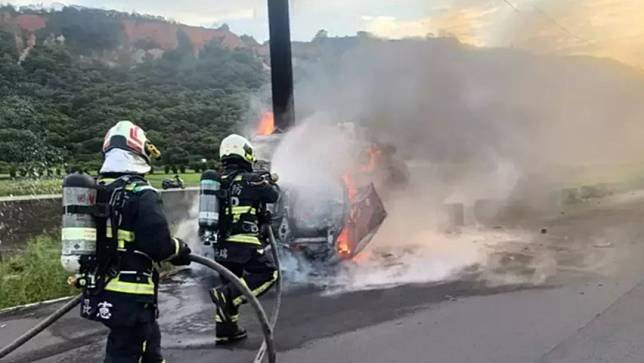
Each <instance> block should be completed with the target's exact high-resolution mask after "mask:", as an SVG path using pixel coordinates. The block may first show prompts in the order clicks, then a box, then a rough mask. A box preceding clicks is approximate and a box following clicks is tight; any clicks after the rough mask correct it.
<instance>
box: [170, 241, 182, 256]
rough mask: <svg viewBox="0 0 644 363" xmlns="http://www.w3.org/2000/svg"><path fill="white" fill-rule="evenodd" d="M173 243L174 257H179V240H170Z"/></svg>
mask: <svg viewBox="0 0 644 363" xmlns="http://www.w3.org/2000/svg"><path fill="white" fill-rule="evenodd" d="M172 240H173V241H174V256H178V255H179V249H180V248H181V245H180V244H179V240H178V239H176V238H173V239H172Z"/></svg>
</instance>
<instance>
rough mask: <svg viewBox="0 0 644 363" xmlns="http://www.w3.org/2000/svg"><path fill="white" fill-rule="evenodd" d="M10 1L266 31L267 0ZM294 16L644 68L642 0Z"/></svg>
mask: <svg viewBox="0 0 644 363" xmlns="http://www.w3.org/2000/svg"><path fill="white" fill-rule="evenodd" d="M0 2H2V0H0ZM4 2H6V1H4ZM9 2H10V3H12V4H14V5H28V4H34V3H36V4H42V5H44V6H50V5H52V4H61V3H63V4H67V5H70V4H75V5H82V6H87V7H95V8H104V9H116V10H121V11H127V12H138V13H143V14H152V15H160V16H164V17H166V18H169V19H173V20H176V21H179V22H182V23H186V24H190V25H198V26H206V27H213V26H219V25H221V24H223V23H226V24H228V25H229V26H230V28H231V30H232V31H234V32H235V33H238V34H249V35H252V36H254V37H255V38H256V39H258V40H259V41H264V40H266V39H267V38H268V24H267V15H266V13H267V11H266V0H182V1H175V0H136V1H132V0H73V1H72V0H69V1H68V0H64V1H50V0H41V1H34V0H13V1H9ZM291 17H292V34H293V39H294V40H310V39H311V38H312V37H313V36H314V35H315V34H316V33H317V31H318V30H320V29H325V30H327V31H328V32H329V34H330V35H331V36H342V35H353V34H355V33H356V32H357V31H369V32H372V33H374V34H376V35H378V36H381V37H387V38H402V37H409V36H426V35H434V36H454V37H457V38H458V39H459V40H460V41H461V42H463V43H468V44H472V45H476V46H486V47H516V48H524V49H528V50H531V51H534V52H537V53H545V54H553V53H554V54H563V55H578V54H582V55H592V56H598V57H606V58H612V59H616V60H618V61H621V62H623V63H627V64H630V65H632V66H635V67H638V68H641V69H644V21H643V20H644V0H352V1H347V0H291Z"/></svg>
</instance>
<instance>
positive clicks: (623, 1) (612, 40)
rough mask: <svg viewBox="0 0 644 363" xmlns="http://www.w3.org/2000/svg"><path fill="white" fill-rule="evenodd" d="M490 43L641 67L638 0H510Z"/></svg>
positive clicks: (643, 48) (642, 10) (643, 29)
mask: <svg viewBox="0 0 644 363" xmlns="http://www.w3.org/2000/svg"><path fill="white" fill-rule="evenodd" d="M515 3H516V6H517V9H518V11H513V10H511V9H509V8H508V9H506V11H505V16H504V17H503V18H501V19H499V25H500V26H499V27H498V28H497V32H496V34H495V36H494V38H493V41H492V44H490V45H500V46H507V45H513V46H518V47H523V48H527V49H530V50H533V51H537V52H544V53H555V54H582V55H592V56H598V57H607V58H613V59H617V60H619V61H621V62H624V63H627V64H631V65H633V66H637V67H640V68H644V26H642V19H644V6H643V5H642V1H641V0H584V1H560V0H540V1H528V0H524V1H523V2H519V1H515Z"/></svg>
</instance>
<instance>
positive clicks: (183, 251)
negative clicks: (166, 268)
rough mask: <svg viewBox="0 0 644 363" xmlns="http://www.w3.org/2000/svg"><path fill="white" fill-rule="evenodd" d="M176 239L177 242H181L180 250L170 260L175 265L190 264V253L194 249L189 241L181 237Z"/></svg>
mask: <svg viewBox="0 0 644 363" xmlns="http://www.w3.org/2000/svg"><path fill="white" fill-rule="evenodd" d="M176 240H177V243H179V251H178V252H177V255H176V256H174V257H173V258H172V259H171V260H170V263H171V264H173V265H175V266H187V265H189V264H190V253H191V252H192V251H191V250H190V247H189V246H188V244H187V243H185V242H184V241H182V240H180V239H179V238H177V239H176Z"/></svg>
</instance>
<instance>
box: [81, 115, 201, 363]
mask: <svg viewBox="0 0 644 363" xmlns="http://www.w3.org/2000/svg"><path fill="white" fill-rule="evenodd" d="M103 156H104V162H103V165H102V167H101V170H100V175H99V178H98V196H97V199H98V202H99V203H105V205H107V206H108V207H107V208H105V218H104V222H103V224H102V225H103V227H102V228H101V227H100V226H101V222H100V218H99V219H98V222H97V233H98V243H97V246H98V247H97V252H96V261H97V262H96V266H97V267H96V271H97V272H96V275H95V278H93V279H89V281H85V282H84V284H83V285H84V286H82V287H83V295H84V296H83V301H82V303H81V316H83V317H84V318H87V319H90V320H94V321H99V322H102V323H103V324H105V325H106V326H107V327H108V328H109V329H110V332H109V336H108V338H107V346H106V357H105V362H106V363H136V362H144V363H145V362H147V363H151V362H154V363H158V362H163V358H162V356H161V335H160V331H159V325H158V323H157V317H158V309H157V294H158V286H159V273H158V270H157V264H158V263H159V262H161V261H164V260H169V261H170V262H171V263H172V264H174V265H188V264H190V261H189V259H188V255H189V254H190V248H189V247H188V246H187V244H186V243H184V242H183V241H181V240H180V239H178V238H173V237H172V236H171V234H170V228H169V226H168V221H167V219H166V216H165V214H164V212H163V209H162V205H161V198H160V197H159V194H158V193H157V191H156V190H155V189H154V188H153V187H152V186H150V185H149V183H148V182H147V181H146V180H145V178H144V175H145V174H146V173H148V172H149V171H150V169H151V166H150V163H151V159H154V158H158V157H159V156H160V153H159V151H158V150H157V149H156V147H154V145H153V144H151V143H150V142H149V141H148V140H147V138H146V136H145V132H144V131H143V130H142V129H141V128H140V127H138V126H136V125H135V124H133V123H132V122H130V121H120V122H118V123H117V124H116V125H115V126H114V127H112V128H111V129H110V130H109V131H108V132H107V135H106V136H105V140H104V144H103ZM94 280H95V281H94Z"/></svg>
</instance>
